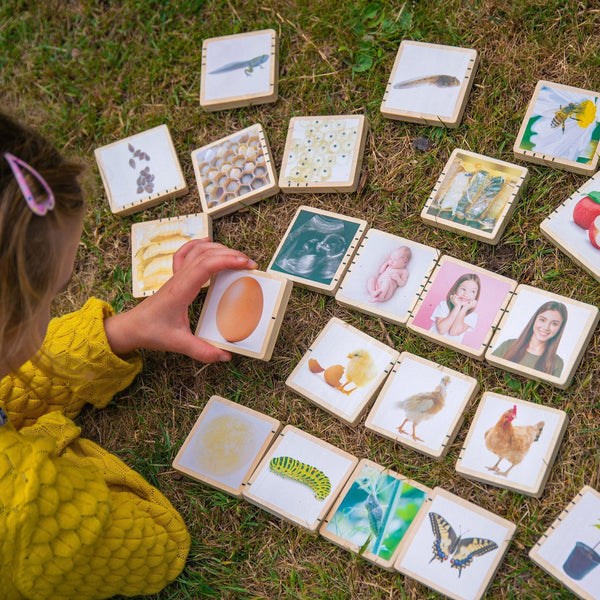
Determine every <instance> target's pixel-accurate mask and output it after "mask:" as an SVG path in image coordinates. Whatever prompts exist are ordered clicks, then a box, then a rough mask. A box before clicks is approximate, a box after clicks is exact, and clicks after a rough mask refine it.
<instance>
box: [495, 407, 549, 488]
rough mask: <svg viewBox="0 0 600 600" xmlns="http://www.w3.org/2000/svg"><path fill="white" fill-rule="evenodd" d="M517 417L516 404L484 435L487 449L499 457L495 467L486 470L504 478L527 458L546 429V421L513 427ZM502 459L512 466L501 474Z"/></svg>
mask: <svg viewBox="0 0 600 600" xmlns="http://www.w3.org/2000/svg"><path fill="white" fill-rule="evenodd" d="M516 417H517V406H516V404H515V405H514V406H513V407H512V408H509V409H508V410H507V411H506V412H505V413H504V414H503V415H502V416H501V417H500V419H499V421H498V422H497V423H496V424H495V425H494V426H493V427H491V428H490V429H488V430H487V431H486V432H485V435H484V439H485V447H486V448H487V449H488V450H489V451H490V452H493V453H494V454H495V455H496V456H498V457H499V458H498V462H496V464H495V465H494V466H492V467H486V468H487V469H488V471H494V473H495V474H496V475H499V476H502V477H506V476H507V475H508V474H509V473H510V471H511V469H512V468H513V467H514V466H515V465H518V464H519V463H520V462H521V461H522V460H523V459H524V458H525V456H527V453H528V452H529V448H531V444H533V443H534V442H537V441H538V440H539V439H540V435H541V434H542V430H543V429H544V421H540V422H539V423H537V424H536V425H513V424H512V422H513V421H514V420H515V418H516ZM502 459H506V460H507V461H508V462H509V463H511V465H510V467H508V469H506V471H503V472H500V469H499V468H498V465H499V464H500V462H501V461H502Z"/></svg>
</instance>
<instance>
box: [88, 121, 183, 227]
mask: <svg viewBox="0 0 600 600" xmlns="http://www.w3.org/2000/svg"><path fill="white" fill-rule="evenodd" d="M94 156H95V157H96V162H97V163H98V169H99V171H100V176H101V177H102V183H103V184H104V190H105V191H106V197H107V199H108V204H109V206H110V210H111V211H112V212H113V213H114V214H116V215H129V214H132V213H136V212H140V211H141V210H144V209H146V208H150V207H151V206H155V205H156V204H159V203H160V202H164V201H165V200H169V199H170V198H176V197H178V196H182V195H183V194H185V193H186V192H187V191H188V186H187V183H186V182H185V179H184V177H183V172H182V170H181V166H180V164H179V159H178V158H177V154H176V152H175V147H174V146H173V140H172V139H171V134H170V133H169V129H168V127H167V126H166V125H159V126H158V127H153V128H152V129H148V130H146V131H142V132H141V133H136V134H135V135H130V136H129V137H126V138H124V139H122V140H119V141H118V142H112V143H111V144H107V145H106V146H102V147H101V148H96V150H94Z"/></svg>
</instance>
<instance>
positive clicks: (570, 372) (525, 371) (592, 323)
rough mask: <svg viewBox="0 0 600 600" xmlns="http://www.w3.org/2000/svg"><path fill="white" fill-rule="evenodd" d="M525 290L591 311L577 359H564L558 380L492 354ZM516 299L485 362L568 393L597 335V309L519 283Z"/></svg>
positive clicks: (501, 321) (508, 309)
mask: <svg viewBox="0 0 600 600" xmlns="http://www.w3.org/2000/svg"><path fill="white" fill-rule="evenodd" d="M523 289H526V290H529V291H530V292H533V293H535V294H538V295H540V296H542V297H544V298H548V299H549V300H556V301H558V302H562V303H563V304H566V305H569V304H571V305H575V306H577V307H579V308H584V309H586V310H587V311H589V316H588V318H587V321H586V323H585V327H584V329H583V330H582V332H581V334H580V336H579V338H578V340H577V344H576V346H575V350H577V353H576V354H575V355H574V356H571V357H570V358H569V360H564V366H563V373H562V374H561V375H560V376H559V377H554V376H552V375H549V374H544V373H542V372H541V371H538V370H537V369H532V368H530V367H524V366H522V365H519V364H518V363H516V362H512V361H510V360H506V359H505V358H499V357H498V356H494V355H493V354H492V351H493V347H494V340H495V338H496V336H498V335H500V332H501V331H502V328H503V327H504V326H505V325H506V322H507V321H508V319H509V316H510V312H511V308H512V305H513V304H514V303H516V301H517V297H518V295H519V292H520V291H521V290H523ZM512 295H513V298H512V300H511V302H510V303H509V305H508V306H507V307H506V308H505V309H504V311H503V315H502V319H501V320H500V323H499V324H498V326H497V327H496V330H495V333H494V337H493V338H492V339H491V340H490V342H489V345H488V348H487V351H486V353H485V360H486V361H487V362H488V363H490V364H491V365H493V366H495V367H499V368H501V369H504V370H505V371H508V372H509V373H516V374H517V375H523V376H525V377H527V378H529V379H533V380H535V381H542V382H545V383H549V384H551V385H553V386H555V387H557V388H559V389H561V390H566V389H567V388H568V387H569V385H571V381H572V379H573V377H574V375H575V372H576V371H577V368H578V367H579V363H580V362H581V360H582V358H583V355H584V354H585V351H586V348H587V345H588V344H589V342H590V340H591V338H592V335H593V334H594V330H595V329H596V325H597V324H598V319H599V318H600V314H599V311H598V308H597V307H596V306H594V305H592V304H587V303H585V302H581V301H579V300H574V299H573V298H568V297H567V296H560V295H558V294H553V293H551V292H547V291H546V290H543V289H541V288H537V287H533V286H530V285H526V284H520V285H519V286H517V289H516V290H515V291H514V292H513V293H512Z"/></svg>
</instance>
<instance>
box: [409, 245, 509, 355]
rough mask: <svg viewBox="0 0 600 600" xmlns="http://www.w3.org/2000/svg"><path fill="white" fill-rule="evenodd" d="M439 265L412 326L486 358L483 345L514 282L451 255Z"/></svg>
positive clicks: (428, 335)
mask: <svg viewBox="0 0 600 600" xmlns="http://www.w3.org/2000/svg"><path fill="white" fill-rule="evenodd" d="M439 265H440V266H439V269H437V270H436V271H434V279H433V281H432V282H430V283H429V284H428V289H427V291H426V293H425V295H424V297H423V299H422V300H421V301H420V304H419V305H418V308H417V313H416V315H415V317H414V319H413V320H412V321H411V323H410V325H409V327H411V328H413V329H415V330H417V331H419V332H420V333H422V334H423V335H425V336H426V337H431V338H433V339H436V340H438V341H440V342H442V343H444V344H445V345H449V346H452V347H456V348H458V349H463V350H464V351H465V352H467V353H470V354H472V355H473V356H475V355H476V357H483V353H484V350H483V344H484V343H486V342H487V341H488V340H489V339H490V337H491V335H492V325H494V324H495V323H496V322H497V321H498V320H499V318H500V312H499V311H500V308H501V307H502V306H503V305H504V304H505V303H506V302H507V300H508V294H509V292H510V291H511V290H513V289H514V287H515V282H514V281H513V280H512V279H507V278H506V277H502V276H500V275H496V274H495V273H492V272H491V271H485V270H483V269H479V268H477V267H475V266H473V265H469V264H468V263H463V262H461V261H457V260H455V259H453V258H451V257H448V256H443V257H442V258H441V260H440V263H439ZM469 350H470V351H471V352H468V351H469Z"/></svg>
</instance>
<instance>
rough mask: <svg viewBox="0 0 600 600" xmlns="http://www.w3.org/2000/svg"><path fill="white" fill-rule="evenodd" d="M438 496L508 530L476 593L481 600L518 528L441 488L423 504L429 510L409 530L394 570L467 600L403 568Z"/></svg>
mask: <svg viewBox="0 0 600 600" xmlns="http://www.w3.org/2000/svg"><path fill="white" fill-rule="evenodd" d="M438 496H442V497H445V498H447V499H448V500H450V501H452V502H454V503H456V504H458V505H459V506H462V507H463V508H466V509H467V510H470V511H473V512H475V513H477V514H479V515H480V516H482V517H484V518H486V519H489V520H490V521H493V522H495V523H496V524H498V525H500V526H502V527H504V528H505V529H506V530H507V531H506V535H505V536H504V539H503V540H502V541H501V542H499V543H498V549H497V551H496V558H495V559H494V562H493V563H492V564H491V565H490V568H489V569H488V571H487V573H486V574H485V577H484V578H483V580H482V583H481V586H480V587H479V589H478V590H477V592H476V593H475V596H473V598H474V600H479V599H480V598H482V597H483V595H484V594H485V592H486V590H487V588H488V587H489V585H490V584H491V582H492V580H493V579H494V577H495V575H496V572H497V571H498V569H499V567H500V565H501V563H502V561H503V559H504V556H505V554H506V552H507V550H508V546H509V544H510V542H511V540H512V538H513V536H514V534H515V531H516V530H517V526H516V525H515V524H514V523H512V522H511V521H508V520H506V519H503V518H502V517H500V516H499V515H496V514H494V513H492V512H490V511H488V510H486V509H484V508H481V507H480V506H478V505H477V504H473V503H472V502H468V501H467V500H464V499H463V498H461V497H460V496H456V495H454V494H452V493H450V492H448V491H446V490H445V489H443V488H440V487H436V488H434V489H433V492H432V494H431V496H430V497H429V498H428V499H427V500H426V501H425V502H424V503H423V506H427V509H425V510H422V511H420V512H419V513H418V514H417V517H416V518H415V520H414V521H413V522H412V525H411V526H410V528H409V530H408V531H407V532H406V537H408V536H409V535H410V538H409V539H408V540H407V541H406V545H404V546H403V547H402V550H401V551H400V554H399V556H398V558H397V559H396V563H395V564H394V569H395V570H396V571H398V572H400V573H402V574H403V575H406V576H408V577H411V578H412V579H414V580H415V581H418V582H420V583H422V584H423V585H426V586H427V587H429V588H431V589H433V590H436V591H438V592H440V593H442V594H445V595H447V596H448V597H449V598H453V599H454V600H465V597H464V596H461V595H459V594H454V593H452V591H451V590H449V589H447V588H443V587H441V586H439V585H437V583H436V582H435V581H432V580H430V579H427V578H426V577H423V576H421V575H419V574H417V573H413V572H412V571H410V570H408V569H403V568H402V567H401V563H402V560H403V559H404V557H405V556H406V554H407V553H408V551H410V546H411V544H412V542H413V540H414V538H415V537H416V535H417V532H418V530H419V528H420V527H421V525H422V523H423V521H425V519H426V517H427V514H428V513H429V508H430V506H431V504H432V503H433V501H434V500H435V498H437V497H438ZM421 508H423V507H421Z"/></svg>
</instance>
